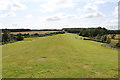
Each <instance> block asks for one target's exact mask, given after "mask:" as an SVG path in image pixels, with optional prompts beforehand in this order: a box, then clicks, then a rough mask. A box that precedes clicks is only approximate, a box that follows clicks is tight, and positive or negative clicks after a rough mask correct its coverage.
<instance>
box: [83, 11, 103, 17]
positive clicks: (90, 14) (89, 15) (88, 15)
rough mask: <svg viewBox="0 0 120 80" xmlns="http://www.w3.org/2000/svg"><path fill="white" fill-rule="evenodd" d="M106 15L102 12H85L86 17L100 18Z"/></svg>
mask: <svg viewBox="0 0 120 80" xmlns="http://www.w3.org/2000/svg"><path fill="white" fill-rule="evenodd" d="M104 16H105V15H104V14H103V13H101V12H95V13H89V14H85V15H84V18H99V17H104Z"/></svg>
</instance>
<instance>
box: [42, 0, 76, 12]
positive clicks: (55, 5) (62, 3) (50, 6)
mask: <svg viewBox="0 0 120 80" xmlns="http://www.w3.org/2000/svg"><path fill="white" fill-rule="evenodd" d="M73 6H74V4H73V2H72V0H49V1H48V3H47V4H43V5H41V6H40V7H41V11H42V12H49V11H54V10H57V9H60V8H67V7H73Z"/></svg>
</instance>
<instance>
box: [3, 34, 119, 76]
mask: <svg viewBox="0 0 120 80" xmlns="http://www.w3.org/2000/svg"><path fill="white" fill-rule="evenodd" d="M75 37H76V34H70V33H66V34H59V35H55V36H49V37H40V38H28V39H25V40H24V41H19V42H15V43H11V44H6V45H3V47H2V48H3V75H2V76H3V78H114V77H117V76H118V72H117V68H118V51H117V50H114V49H109V48H106V47H103V46H101V43H99V42H95V41H88V40H80V39H76V38H75Z"/></svg>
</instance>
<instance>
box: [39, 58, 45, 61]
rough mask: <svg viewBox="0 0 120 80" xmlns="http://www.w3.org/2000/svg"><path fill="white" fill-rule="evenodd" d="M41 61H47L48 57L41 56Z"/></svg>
mask: <svg viewBox="0 0 120 80" xmlns="http://www.w3.org/2000/svg"><path fill="white" fill-rule="evenodd" d="M38 60H39V61H45V60H46V57H41V58H39V59H38Z"/></svg>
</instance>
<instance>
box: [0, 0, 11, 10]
mask: <svg viewBox="0 0 120 80" xmlns="http://www.w3.org/2000/svg"><path fill="white" fill-rule="evenodd" d="M9 4H10V2H9V1H5V0H3V1H0V10H7V9H8V6H9Z"/></svg>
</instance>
